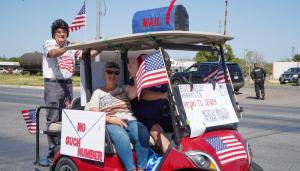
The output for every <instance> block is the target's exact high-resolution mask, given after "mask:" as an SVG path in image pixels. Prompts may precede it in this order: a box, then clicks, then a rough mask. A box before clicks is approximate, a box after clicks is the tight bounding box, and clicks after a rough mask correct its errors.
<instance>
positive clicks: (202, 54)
mask: <svg viewBox="0 0 300 171" xmlns="http://www.w3.org/2000/svg"><path fill="white" fill-rule="evenodd" d="M195 59H196V61H197V62H207V61H216V60H217V59H218V58H217V57H215V56H213V54H212V53H211V52H207V51H199V52H198V53H197V54H196V57H195Z"/></svg>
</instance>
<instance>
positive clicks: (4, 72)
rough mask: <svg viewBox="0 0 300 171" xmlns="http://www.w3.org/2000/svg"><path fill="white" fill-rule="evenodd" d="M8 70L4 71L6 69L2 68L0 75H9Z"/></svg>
mask: <svg viewBox="0 0 300 171" xmlns="http://www.w3.org/2000/svg"><path fill="white" fill-rule="evenodd" d="M7 73H8V70H6V69H4V68H0V74H7Z"/></svg>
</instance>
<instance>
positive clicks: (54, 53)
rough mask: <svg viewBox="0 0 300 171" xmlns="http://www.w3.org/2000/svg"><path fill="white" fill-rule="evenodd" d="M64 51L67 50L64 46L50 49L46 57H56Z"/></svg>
mask: <svg viewBox="0 0 300 171" xmlns="http://www.w3.org/2000/svg"><path fill="white" fill-rule="evenodd" d="M66 51H67V49H66V48H65V47H61V48H55V49H51V50H49V52H48V53H47V57H48V58H57V57H59V56H61V55H62V54H64V53H65V52H66Z"/></svg>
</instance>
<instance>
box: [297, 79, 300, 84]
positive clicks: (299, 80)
mask: <svg viewBox="0 0 300 171" xmlns="http://www.w3.org/2000/svg"><path fill="white" fill-rule="evenodd" d="M297 86H300V78H298V80H297Z"/></svg>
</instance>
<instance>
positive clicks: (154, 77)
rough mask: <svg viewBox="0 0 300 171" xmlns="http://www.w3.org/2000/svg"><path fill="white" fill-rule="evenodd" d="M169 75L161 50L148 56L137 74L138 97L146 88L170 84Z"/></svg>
mask: <svg viewBox="0 0 300 171" xmlns="http://www.w3.org/2000/svg"><path fill="white" fill-rule="evenodd" d="M168 79H169V77H168V74H167V70H166V66H165V62H164V59H163V56H162V55H161V52H160V50H157V51H155V52H154V53H152V54H150V55H146V56H145V57H144V58H143V59H142V62H141V65H140V66H139V68H138V71H137V73H136V86H137V97H138V99H139V97H140V94H141V92H142V90H143V89H144V88H148V87H153V86H157V85H161V84H166V83H168V81H169V80H168Z"/></svg>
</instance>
